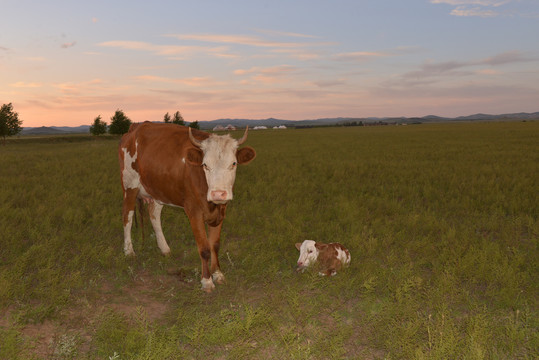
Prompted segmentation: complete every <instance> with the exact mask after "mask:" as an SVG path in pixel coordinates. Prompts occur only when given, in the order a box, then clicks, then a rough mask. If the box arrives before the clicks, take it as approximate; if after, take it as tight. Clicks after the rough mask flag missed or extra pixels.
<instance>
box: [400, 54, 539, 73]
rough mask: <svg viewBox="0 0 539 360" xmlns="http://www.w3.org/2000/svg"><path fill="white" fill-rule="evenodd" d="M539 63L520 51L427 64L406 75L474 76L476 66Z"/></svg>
mask: <svg viewBox="0 0 539 360" xmlns="http://www.w3.org/2000/svg"><path fill="white" fill-rule="evenodd" d="M531 61H539V58H536V57H532V56H528V55H526V54H523V53H521V52H519V51H507V52H503V53H500V54H496V55H494V56H491V57H488V58H485V59H480V60H475V61H474V60H472V61H445V62H438V63H436V62H427V63H424V64H423V65H421V67H420V68H419V70H416V71H411V72H408V73H405V74H404V75H403V78H406V79H425V78H432V77H439V76H448V75H451V76H459V75H460V76H462V75H470V74H473V72H472V71H471V70H466V68H471V67H474V66H484V65H489V66H501V65H506V64H514V63H523V62H531Z"/></svg>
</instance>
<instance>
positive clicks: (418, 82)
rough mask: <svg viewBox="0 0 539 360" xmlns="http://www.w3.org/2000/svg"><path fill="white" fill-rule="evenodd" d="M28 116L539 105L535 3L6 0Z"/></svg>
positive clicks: (434, 111)
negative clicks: (117, 111) (117, 112)
mask: <svg viewBox="0 0 539 360" xmlns="http://www.w3.org/2000/svg"><path fill="white" fill-rule="evenodd" d="M0 5H1V9H2V15H3V16H2V21H1V22H0V103H1V104H7V103H12V104H13V108H14V111H16V112H17V113H18V114H19V118H20V119H21V120H22V121H23V126H25V127H33V126H79V125H90V124H91V123H93V121H94V119H95V118H96V117H97V116H101V117H102V119H103V120H104V121H106V122H108V123H110V118H111V117H112V116H113V115H114V112H115V111H116V110H117V109H120V110H122V111H124V113H125V114H126V115H127V116H128V117H129V118H130V119H131V120H132V121H133V122H140V121H145V120H151V121H160V120H162V119H163V116H164V114H165V113H167V112H168V113H170V114H173V113H174V112H176V111H180V113H181V114H182V116H183V117H184V119H185V120H186V121H188V122H191V121H195V120H198V121H206V120H215V119H221V118H248V119H265V118H270V117H274V118H279V119H286V120H305V119H317V118H326V117H390V116H408V117H416V116H417V117H420V116H426V115H438V116H451V117H453V116H463V115H471V114H475V113H487V114H502V113H513V112H536V111H539V0H371V1H363V0H267V1H266V0H197V1H195V0H189V1H184V0H174V1H164V0H153V1H139V0H128V1H122V0H104V1H102V0H92V1H87V0H84V1H78V0H63V1H62V0H48V1H37V0H34V1H27V0H0Z"/></svg>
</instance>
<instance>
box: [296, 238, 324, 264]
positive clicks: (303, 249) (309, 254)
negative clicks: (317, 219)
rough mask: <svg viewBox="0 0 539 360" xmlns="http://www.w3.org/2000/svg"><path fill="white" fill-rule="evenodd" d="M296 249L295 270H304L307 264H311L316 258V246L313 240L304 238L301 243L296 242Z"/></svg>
mask: <svg viewBox="0 0 539 360" xmlns="http://www.w3.org/2000/svg"><path fill="white" fill-rule="evenodd" d="M296 249H298V250H299V258H298V268H297V271H303V270H305V268H306V267H307V266H310V265H312V264H313V263H315V262H316V260H317V259H318V253H319V251H318V247H317V244H316V242H315V241H313V240H305V241H303V242H302V243H296Z"/></svg>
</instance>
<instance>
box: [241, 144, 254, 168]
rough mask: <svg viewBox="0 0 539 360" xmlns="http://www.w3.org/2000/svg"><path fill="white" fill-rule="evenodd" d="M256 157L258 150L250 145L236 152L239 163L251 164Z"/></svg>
mask: <svg viewBox="0 0 539 360" xmlns="http://www.w3.org/2000/svg"><path fill="white" fill-rule="evenodd" d="M255 157H256V151H255V149H253V148H252V147H250V146H245V147H242V148H241V149H239V150H238V151H237V152H236V158H237V159H238V164H240V165H241V164H249V163H250V162H251V161H253V159H254V158H255Z"/></svg>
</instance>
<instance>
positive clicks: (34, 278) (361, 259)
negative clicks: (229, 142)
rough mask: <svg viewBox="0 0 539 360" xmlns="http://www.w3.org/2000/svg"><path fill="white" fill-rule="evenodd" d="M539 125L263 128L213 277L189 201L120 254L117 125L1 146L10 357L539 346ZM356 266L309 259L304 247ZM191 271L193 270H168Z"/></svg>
mask: <svg viewBox="0 0 539 360" xmlns="http://www.w3.org/2000/svg"><path fill="white" fill-rule="evenodd" d="M538 139H539V122H526V123H520V122H519V123H517V122H509V123H480V124H472V123H468V124H437V125H421V126H407V127H357V128H324V129H306V130H286V131H263V132H251V133H250V135H249V140H248V142H249V145H251V146H253V147H254V148H255V149H256V150H257V153H258V157H257V158H256V159H255V161H254V162H253V163H251V164H249V165H248V166H245V167H240V168H239V169H238V176H237V180H236V186H235V199H234V200H233V202H232V203H230V205H229V208H228V212H227V218H226V220H225V226H224V230H223V236H222V247H221V264H222V268H223V271H224V272H225V274H226V276H227V284H226V285H221V286H218V287H217V289H216V291H215V292H213V293H212V294H209V295H208V294H205V293H203V292H202V291H200V290H199V286H200V283H199V276H200V274H199V267H200V261H199V259H198V254H197V252H196V246H195V244H194V240H193V236H192V233H191V231H190V229H189V224H188V221H187V219H186V217H185V215H184V213H183V211H182V210H181V209H175V208H165V209H164V211H163V229H164V232H165V236H166V237H167V239H168V241H169V245H170V246H171V249H172V255H171V256H170V257H169V258H164V257H162V256H161V255H160V253H159V250H158V248H157V246H156V244H155V238H154V237H153V232H152V229H151V226H149V222H148V221H146V227H145V234H146V236H145V240H144V241H143V240H142V236H141V232H140V228H139V230H135V231H134V246H135V251H136V252H137V257H136V258H135V259H126V258H124V256H123V253H122V245H123V244H122V242H123V231H122V225H121V217H120V212H121V202H122V193H121V187H120V178H119V170H118V160H117V144H118V141H117V139H114V138H108V137H105V138H101V139H97V140H95V139H94V140H92V141H89V140H88V139H85V138H79V139H78V140H77V141H74V139H73V138H71V139H70V140H69V141H60V140H58V138H56V140H51V141H47V140H43V139H41V140H36V141H27V140H21V141H18V140H14V141H11V142H9V143H8V145H7V146H1V147H0V183H1V184H2V186H1V188H0V359H536V358H539V335H538V334H539V311H538V310H539V306H538V305H539V299H538V297H539V281H538V279H539V266H538V265H539V260H538V259H539V219H538V217H539V181H538V180H539V140H538ZM303 239H314V240H318V241H324V242H331V241H339V242H342V243H343V244H345V245H346V246H347V247H348V248H349V249H350V252H351V254H352V263H351V266H350V267H349V268H348V269H346V270H345V271H343V272H341V273H339V274H338V275H337V276H335V277H332V278H325V277H324V278H323V277H319V276H318V275H317V274H316V273H315V272H314V271H313V272H307V273H304V274H297V273H296V272H295V271H294V267H295V262H296V260H297V255H298V254H297V251H296V250H295V248H294V243H295V242H297V241H301V240H303ZM170 267H179V268H180V269H181V271H180V272H179V274H180V275H174V276H172V275H167V269H169V268H170Z"/></svg>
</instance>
